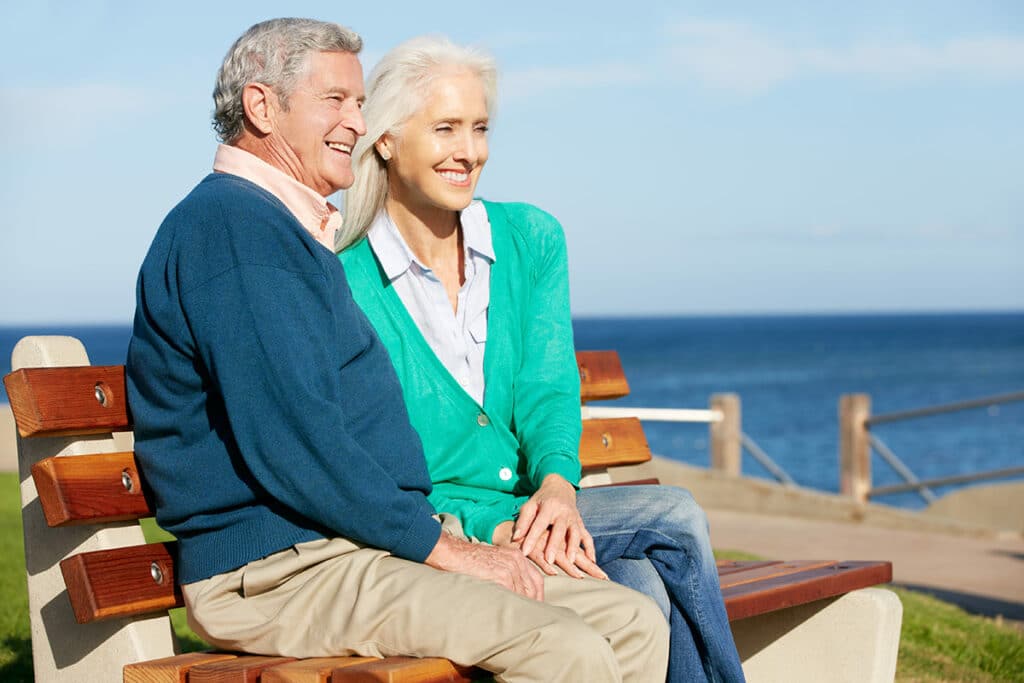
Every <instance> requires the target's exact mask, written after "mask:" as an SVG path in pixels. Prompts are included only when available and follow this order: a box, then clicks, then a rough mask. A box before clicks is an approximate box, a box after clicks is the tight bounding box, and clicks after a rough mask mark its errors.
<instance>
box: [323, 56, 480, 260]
mask: <svg viewBox="0 0 1024 683" xmlns="http://www.w3.org/2000/svg"><path fill="white" fill-rule="evenodd" d="M453 68H454V69H466V70H468V71H470V72H472V73H474V74H476V75H477V76H478V77H479V78H480V82H481V84H482V85H483V88H484V98H485V100H486V105H487V112H488V114H489V115H493V112H494V106H495V101H496V100H497V91H498V69H497V66H496V65H495V62H494V58H493V57H491V56H490V55H488V54H486V53H484V52H482V51H480V50H477V49H475V48H470V47H463V46H461V45H456V44H455V43H453V42H451V41H450V40H448V39H447V38H445V37H442V36H421V37H419V38H413V39H411V40H408V41H406V42H404V43H402V44H401V45H399V46H398V47H396V48H394V49H393V50H391V51H390V52H388V53H387V54H386V55H384V57H383V58H382V59H381V60H380V62H378V63H377V66H375V67H374V69H373V71H372V72H371V73H370V77H369V79H368V80H367V84H366V102H365V103H364V105H363V119H364V120H365V121H366V135H364V136H363V137H362V138H360V140H359V142H357V143H356V146H355V149H353V150H352V170H353V172H354V174H355V182H354V183H353V184H352V187H350V188H349V189H348V190H347V191H346V192H345V209H344V221H343V223H342V227H341V229H340V230H338V233H337V237H336V239H335V248H336V249H337V251H341V250H342V249H344V248H345V247H347V246H349V245H350V244H353V243H354V242H356V241H358V240H359V238H361V237H362V236H363V235H364V234H366V231H367V229H369V227H370V224H371V223H373V219H374V218H375V217H376V216H377V213H378V212H379V211H380V210H381V209H382V208H383V207H384V200H385V198H386V197H387V193H388V172H387V165H386V163H385V162H384V159H382V158H381V156H380V154H379V153H378V152H377V148H376V144H377V141H379V140H380V139H381V137H383V136H384V135H391V136H392V137H399V136H400V135H401V129H402V126H403V125H404V124H405V122H406V121H408V120H409V119H410V118H411V117H412V116H413V114H415V113H416V112H417V111H418V110H419V109H420V108H421V107H422V106H423V104H424V101H425V100H426V98H427V95H428V93H429V92H430V86H431V84H432V83H433V81H434V80H435V79H436V78H437V77H438V76H442V75H444V74H445V73H450V71H451V69H453Z"/></svg>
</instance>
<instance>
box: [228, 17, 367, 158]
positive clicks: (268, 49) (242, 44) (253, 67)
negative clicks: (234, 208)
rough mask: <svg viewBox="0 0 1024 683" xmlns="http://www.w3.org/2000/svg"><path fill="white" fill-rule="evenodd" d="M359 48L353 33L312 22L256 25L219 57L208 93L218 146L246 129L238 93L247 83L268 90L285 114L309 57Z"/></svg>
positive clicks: (279, 21) (274, 21) (291, 20)
mask: <svg viewBox="0 0 1024 683" xmlns="http://www.w3.org/2000/svg"><path fill="white" fill-rule="evenodd" d="M361 49H363V41H362V39H361V38H360V37H359V35H358V34H357V33H355V32H354V31H352V30H350V29H347V28H345V27H344V26H340V25H338V24H332V23H329V22H326V21H317V20H316V19H294V18H282V19H271V20H269V21H264V22H261V23H259V24H256V25H254V26H252V27H250V28H249V30H248V31H246V32H245V33H243V34H242V36H241V37H240V38H239V39H238V40H236V41H235V44H234V45H232V46H231V49H230V50H228V53H227V55H225V56H224V62H223V64H221V67H220V70H219V71H218V72H217V84H216V85H215V86H214V89H213V106H214V109H213V128H214V130H216V131H217V136H218V137H219V138H220V139H221V141H222V142H226V143H232V142H234V141H235V140H237V139H238V137H239V136H240V135H241V134H242V131H243V129H244V127H245V107H244V106H243V104H242V91H243V90H244V89H245V86H246V85H248V84H249V83H263V84H264V85H268V86H270V87H271V88H273V90H274V92H275V93H277V96H278V97H279V98H280V99H281V105H282V106H283V107H284V108H285V110H287V108H288V97H289V96H290V95H291V94H292V92H293V91H294V89H295V85H296V83H297V82H298V80H299V78H300V77H301V76H302V75H303V74H304V73H305V71H306V64H307V62H308V61H309V55H310V54H311V53H313V52H351V53H352V54H357V53H358V52H359V51H360V50H361Z"/></svg>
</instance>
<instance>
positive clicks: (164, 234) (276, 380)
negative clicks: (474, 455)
mask: <svg viewBox="0 0 1024 683" xmlns="http://www.w3.org/2000/svg"><path fill="white" fill-rule="evenodd" d="M127 375H128V400H129V405H130V406H131V410H132V414H133V416H134V420H135V439H136V441H135V443H136V446H135V448H136V456H137V458H138V461H139V466H140V468H141V469H142V474H143V476H144V478H145V480H146V482H147V483H148V485H149V487H150V489H151V493H152V494H153V498H154V500H155V503H156V517H157V521H158V522H159V523H160V525H161V526H162V527H164V528H165V529H167V530H168V531H170V532H171V533H173V534H174V535H175V536H177V537H178V540H179V551H180V558H179V571H178V580H179V581H180V582H181V583H191V582H193V581H198V580H201V579H204V578H208V577H210V576H213V575H215V574H220V573H223V572H226V571H229V570H231V569H235V568H237V567H240V566H242V565H244V564H246V563H247V562H250V561H252V560H255V559H258V558H260V557H264V556H266V555H268V554H270V553H273V552H276V551H278V550H281V549H283V548H286V547H288V546H290V545H293V544H295V543H299V542H302V541H309V540H313V539H316V538H321V537H325V536H343V537H346V538H349V539H352V540H355V541H358V542H361V543H366V544H368V545H371V546H375V547H378V548H383V549H385V550H388V551H390V552H392V553H394V554H395V555H397V556H399V557H404V558H407V559H410V560H416V561H422V560H423V559H424V558H426V556H427V555H428V554H429V553H430V551H431V550H432V549H433V547H434V545H435V544H436V543H437V539H438V537H439V535H440V525H439V524H438V522H437V521H436V520H435V519H434V518H433V517H432V515H433V513H434V509H433V508H432V507H431V505H430V503H429V502H428V501H427V494H429V493H430V477H429V476H428V474H427V469H426V464H425V460H424V458H423V451H422V447H421V445H420V441H419V438H418V437H417V435H416V432H415V431H414V430H413V428H412V426H411V425H410V423H409V418H408V414H407V412H406V409H405V404H404V403H403V402H402V391H401V387H400V386H399V383H398V378H397V376H396V375H395V371H394V368H393V367H392V365H391V361H390V359H389V357H388V354H387V351H386V350H385V348H384V346H383V345H382V344H381V343H380V341H379V340H378V338H377V336H376V334H375V333H374V331H373V329H372V327H371V326H370V324H369V322H368V321H367V319H366V317H365V316H364V315H363V313H362V311H361V310H360V309H359V307H358V306H357V305H356V304H355V302H354V301H353V299H352V294H351V291H350V290H349V286H348V282H347V281H346V279H345V273H344V270H343V269H342V266H341V264H340V263H339V261H338V259H337V258H336V257H335V256H334V254H332V253H330V252H329V251H328V250H326V249H324V248H323V247H322V246H321V245H319V244H317V242H316V241H314V240H313V238H312V237H310V236H309V234H308V233H307V232H306V231H305V230H304V229H303V228H302V226H301V225H300V224H299V222H298V221H297V220H296V219H295V217H294V216H293V215H292V214H291V213H290V212H289V211H288V210H287V209H286V208H285V206H284V205H283V204H282V203H281V202H280V201H279V200H277V199H276V198H275V197H274V196H273V195H271V194H270V193H268V192H266V191H264V190H263V189H261V188H259V187H257V186H256V185H254V184H252V183H250V182H248V181H246V180H244V179H242V178H239V177H238V176H233V175H228V174H221V173H215V174H212V175H209V176H207V177H206V178H205V179H203V181H202V182H201V183H199V185H198V186H196V188H195V189H194V190H193V191H192V192H191V193H190V194H189V195H188V196H187V197H186V198H185V199H184V200H182V202H181V203H180V204H178V206H176V207H175V208H174V209H173V210H172V211H171V213H170V214H169V215H168V216H167V218H166V219H165V220H164V222H163V224H162V225H161V226H160V230H159V231H158V232H157V235H156V237H155V238H154V240H153V244H152V246H151V247H150V250H149V253H148V254H147V255H146V259H145V261H144V262H143V264H142V270H141V272H140V273H139V280H138V288H137V308H136V313H135V327H134V331H133V334H132V340H131V344H130V346H129V349H128V363H127Z"/></svg>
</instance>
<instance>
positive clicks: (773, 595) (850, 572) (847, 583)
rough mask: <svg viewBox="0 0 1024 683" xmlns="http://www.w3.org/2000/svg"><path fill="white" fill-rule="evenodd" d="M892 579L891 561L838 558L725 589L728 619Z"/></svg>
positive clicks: (769, 610) (776, 608) (740, 617)
mask: <svg viewBox="0 0 1024 683" xmlns="http://www.w3.org/2000/svg"><path fill="white" fill-rule="evenodd" d="M890 581H892V563H891V562H836V563H833V564H829V565H826V566H823V567H816V568H813V569H808V570H806V571H803V572H797V573H793V574H786V575H781V576H776V577H772V578H767V579H764V580H762V581H755V582H751V583H743V584H740V585H737V586H733V587H731V588H723V589H722V597H723V598H724V600H725V609H726V612H727V613H728V614H729V621H736V620H738V619H746V618H747V617H753V616H757V615H759V614H765V613H767V612H774V611H776V610H780V609H785V608H787V607H793V606H795V605H803V604H806V603H809V602H814V601H815V600H821V599H823V598H831V597H835V596H838V595H842V594H843V593H849V592H850V591H853V590H858V589H860V588H868V587H870V586H877V585H879V584H883V583H888V582H890Z"/></svg>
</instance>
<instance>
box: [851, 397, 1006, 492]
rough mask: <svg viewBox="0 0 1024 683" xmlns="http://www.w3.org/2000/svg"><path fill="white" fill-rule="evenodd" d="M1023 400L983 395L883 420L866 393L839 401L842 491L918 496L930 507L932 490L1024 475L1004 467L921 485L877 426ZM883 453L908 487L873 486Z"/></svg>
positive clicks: (902, 412) (894, 414) (886, 415)
mask: <svg viewBox="0 0 1024 683" xmlns="http://www.w3.org/2000/svg"><path fill="white" fill-rule="evenodd" d="M1015 401H1024V391H1014V392H1010V393H1005V394H996V395H994V396H983V397H981V398H974V399H970V400H966V401H956V402H953V403H943V404H940V405H935V406H927V407H925V408H914V409H912V410H899V411H894V412H890V413H883V414H881V415H871V398H870V397H869V396H868V395H867V394H847V395H845V396H843V397H842V398H841V399H840V401H839V432H840V438H839V443H840V447H839V469H840V474H839V481H840V484H839V489H840V492H841V493H843V494H846V495H849V496H852V497H854V498H855V499H857V500H860V501H867V500H868V499H871V498H877V497H879V496H885V495H890V494H894V493H905V492H907V491H915V492H917V493H918V494H919V495H920V496H921V497H922V498H923V499H924V500H925V502H927V503H929V504H930V503H933V502H935V500H937V497H936V495H935V492H934V491H933V490H932V489H933V488H934V487H937V486H946V485H949V484H964V483H970V482H976V481H987V480H992V479H1004V478H1006V477H1013V476H1018V475H1022V474H1024V467H1004V468H1000V469H993V470H986V471H983V472H972V473H970V474H958V475H952V476H948V477H937V478H933V479H925V480H922V479H920V478H918V477H917V475H915V474H914V472H913V471H912V470H911V469H910V468H909V467H908V466H907V464H906V463H904V462H903V461H902V460H901V459H900V458H899V457H898V456H897V455H896V454H895V453H893V451H892V449H891V448H889V447H888V446H887V445H886V444H885V442H884V441H882V439H881V438H879V436H878V435H877V434H874V433H873V432H872V431H871V428H872V427H875V426H877V425H881V424H889V423H892V422H899V421H902V420H910V419H915V418H919V417H928V416H931V415H939V414H942V413H952V412H959V411H962V410H972V409H976V408H989V407H991V406H995V405H999V404H1002V403H1011V402H1015ZM872 451H873V452H875V453H878V455H879V457H881V458H882V460H884V461H885V462H886V463H887V464H888V465H889V466H890V467H891V468H892V469H893V471H895V472H896V474H898V475H899V476H900V478H901V479H903V482H904V483H903V484H893V485H889V486H872V485H871V453H872Z"/></svg>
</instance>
